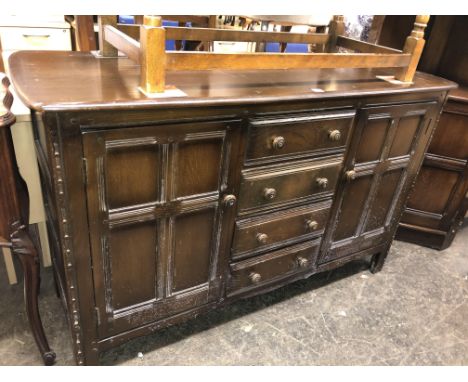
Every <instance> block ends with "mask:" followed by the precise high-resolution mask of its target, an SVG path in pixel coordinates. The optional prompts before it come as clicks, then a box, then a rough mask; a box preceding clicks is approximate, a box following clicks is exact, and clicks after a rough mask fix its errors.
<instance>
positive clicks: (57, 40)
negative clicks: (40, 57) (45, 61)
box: [0, 27, 71, 51]
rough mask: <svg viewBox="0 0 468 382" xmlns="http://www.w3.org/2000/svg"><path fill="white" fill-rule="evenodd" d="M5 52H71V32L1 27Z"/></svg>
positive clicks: (66, 30) (0, 31) (0, 33)
mask: <svg viewBox="0 0 468 382" xmlns="http://www.w3.org/2000/svg"><path fill="white" fill-rule="evenodd" d="M0 36H1V39H2V49H3V50H4V51H5V50H71V39H70V30H69V29H66V28H63V29H59V28H23V27H0Z"/></svg>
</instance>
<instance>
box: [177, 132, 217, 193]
mask: <svg viewBox="0 0 468 382" xmlns="http://www.w3.org/2000/svg"><path fill="white" fill-rule="evenodd" d="M222 138H223V137H222ZM222 138H217V139H199V140H194V141H188V142H182V143H180V144H179V145H178V147H177V157H176V163H175V166H176V171H177V173H178V174H179V176H176V177H175V194H176V197H183V196H188V195H196V194H203V193H207V192H213V191H214V192H216V191H217V190H218V188H219V184H220V180H221V163H222V158H221V154H222V149H223V139H222Z"/></svg>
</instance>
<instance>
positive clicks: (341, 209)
mask: <svg viewBox="0 0 468 382" xmlns="http://www.w3.org/2000/svg"><path fill="white" fill-rule="evenodd" d="M438 109H439V104H438V103H437V102H435V101H434V102H424V103H413V104H405V105H391V106H378V107H368V108H363V109H361V111H360V113H359V116H358V120H357V122H356V127H355V131H354V134H353V138H352V141H351V144H350V148H349V152H348V155H347V158H346V165H345V166H344V170H343V173H342V177H341V179H340V183H339V186H338V188H337V195H336V198H335V201H334V204H333V207H332V215H331V220H330V223H329V226H328V229H327V232H326V234H325V240H324V241H323V245H322V250H321V254H322V255H321V257H320V259H319V262H320V263H326V262H329V261H333V260H336V259H339V258H341V257H344V256H348V255H352V254H354V253H357V252H359V251H362V250H366V249H369V248H372V247H377V246H379V245H384V244H385V243H387V242H390V240H391V238H392V237H393V234H394V230H395V229H396V224H397V223H398V219H399V217H400V215H401V211H402V208H403V206H404V202H405V200H406V198H407V195H408V191H409V189H410V186H411V184H412V183H413V181H414V178H415V175H416V173H417V171H418V169H419V167H420V165H421V161H422V158H423V155H424V151H425V149H426V146H427V144H428V141H429V138H430V136H431V133H432V130H433V125H434V123H435V120H436V117H437V112H438Z"/></svg>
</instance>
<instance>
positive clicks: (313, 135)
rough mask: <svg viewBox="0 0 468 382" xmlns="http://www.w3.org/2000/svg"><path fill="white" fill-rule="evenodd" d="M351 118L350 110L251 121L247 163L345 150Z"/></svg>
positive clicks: (352, 114) (353, 112) (352, 115)
mask: <svg viewBox="0 0 468 382" xmlns="http://www.w3.org/2000/svg"><path fill="white" fill-rule="evenodd" d="M354 115H355V111H354V110H353V111H346V112H335V113H326V114H324V113H321V114H309V115H300V116H292V117H283V118H275V119H273V118H269V119H253V120H251V121H250V133H249V138H248V143H247V150H246V161H247V162H249V161H252V160H261V159H264V160H275V159H281V158H282V157H285V156H294V155H296V154H300V155H301V156H303V155H304V154H307V153H317V154H320V153H322V152H324V151H328V150H333V149H339V148H343V149H344V147H345V145H346V142H347V139H348V135H349V131H350V128H351V125H352V121H353V119H354Z"/></svg>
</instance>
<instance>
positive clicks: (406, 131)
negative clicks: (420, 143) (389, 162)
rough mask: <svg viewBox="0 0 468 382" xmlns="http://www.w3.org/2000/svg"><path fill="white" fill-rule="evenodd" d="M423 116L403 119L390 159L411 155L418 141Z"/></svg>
mask: <svg viewBox="0 0 468 382" xmlns="http://www.w3.org/2000/svg"><path fill="white" fill-rule="evenodd" d="M420 122H421V116H413V117H405V118H401V119H400V121H399V123H398V129H397V131H396V133H395V138H394V139H393V143H392V147H391V148H390V152H389V154H388V156H389V157H390V158H393V157H398V156H402V155H409V154H410V151H411V149H412V148H413V145H414V140H415V139H416V133H417V131H418V126H419V124H420Z"/></svg>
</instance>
